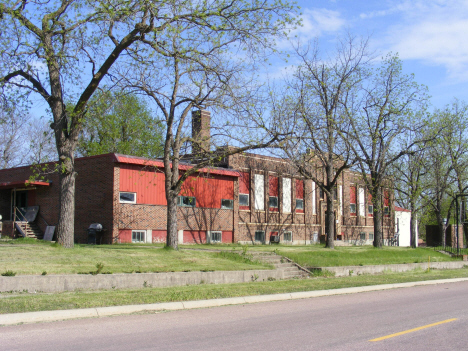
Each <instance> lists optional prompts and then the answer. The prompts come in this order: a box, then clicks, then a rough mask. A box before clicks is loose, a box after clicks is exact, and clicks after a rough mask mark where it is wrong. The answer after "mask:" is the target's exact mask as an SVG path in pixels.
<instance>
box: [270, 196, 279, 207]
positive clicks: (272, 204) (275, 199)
mask: <svg viewBox="0 0 468 351" xmlns="http://www.w3.org/2000/svg"><path fill="white" fill-rule="evenodd" d="M268 206H269V207H271V208H278V197H277V196H270V198H269V200H268Z"/></svg>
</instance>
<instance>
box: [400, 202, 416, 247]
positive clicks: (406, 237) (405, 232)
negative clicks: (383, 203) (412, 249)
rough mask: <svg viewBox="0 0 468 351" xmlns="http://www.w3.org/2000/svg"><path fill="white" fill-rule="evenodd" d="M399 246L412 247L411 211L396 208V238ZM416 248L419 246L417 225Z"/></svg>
mask: <svg viewBox="0 0 468 351" xmlns="http://www.w3.org/2000/svg"><path fill="white" fill-rule="evenodd" d="M396 235H398V239H399V240H398V246H411V211H410V210H407V209H404V208H402V207H398V206H395V236H396ZM416 246H418V227H417V224H416Z"/></svg>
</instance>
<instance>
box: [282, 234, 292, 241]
mask: <svg viewBox="0 0 468 351" xmlns="http://www.w3.org/2000/svg"><path fill="white" fill-rule="evenodd" d="M283 241H292V232H284V233H283Z"/></svg>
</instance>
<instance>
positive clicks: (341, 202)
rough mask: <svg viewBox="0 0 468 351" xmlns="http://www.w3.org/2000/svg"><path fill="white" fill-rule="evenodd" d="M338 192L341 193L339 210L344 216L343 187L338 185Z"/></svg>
mask: <svg viewBox="0 0 468 351" xmlns="http://www.w3.org/2000/svg"><path fill="white" fill-rule="evenodd" d="M338 192H339V196H340V205H339V208H340V210H341V214H343V186H342V185H338Z"/></svg>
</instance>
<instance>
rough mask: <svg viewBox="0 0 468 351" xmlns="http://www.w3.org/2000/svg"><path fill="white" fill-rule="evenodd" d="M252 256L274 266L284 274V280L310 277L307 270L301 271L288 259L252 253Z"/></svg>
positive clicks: (272, 254) (268, 254) (270, 254)
mask: <svg viewBox="0 0 468 351" xmlns="http://www.w3.org/2000/svg"><path fill="white" fill-rule="evenodd" d="M250 255H252V259H254V260H258V261H261V262H265V263H268V264H271V265H273V266H274V267H275V268H276V269H277V270H279V271H281V272H282V273H283V277H284V279H297V278H306V277H308V276H309V273H308V272H307V271H306V270H304V269H301V268H300V267H299V266H297V265H296V264H295V263H293V262H291V261H289V260H288V259H287V258H285V257H282V256H279V255H276V254H274V253H264V252H251V253H250Z"/></svg>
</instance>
